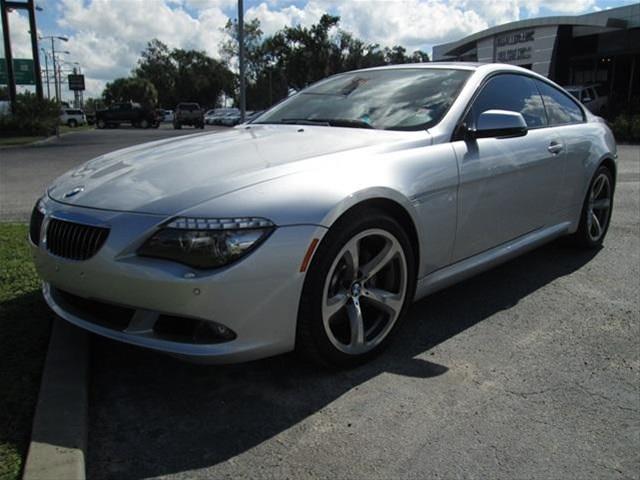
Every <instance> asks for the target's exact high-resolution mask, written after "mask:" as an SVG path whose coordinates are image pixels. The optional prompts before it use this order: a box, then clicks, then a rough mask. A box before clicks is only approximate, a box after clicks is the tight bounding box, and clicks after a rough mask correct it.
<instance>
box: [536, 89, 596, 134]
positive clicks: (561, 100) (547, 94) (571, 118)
mask: <svg viewBox="0 0 640 480" xmlns="http://www.w3.org/2000/svg"><path fill="white" fill-rule="evenodd" d="M535 82H536V85H537V86H538V89H539V90H540V94H541V95H542V100H543V101H544V106H545V109H546V110H547V117H549V125H565V124H568V123H581V122H583V121H584V114H583V113H582V109H581V108H580V107H579V106H578V104H577V103H576V102H575V101H574V100H572V99H571V97H569V96H568V95H567V94H565V93H563V92H561V91H560V90H558V89H557V88H554V87H552V86H551V85H549V84H548V83H546V82H542V81H540V80H535Z"/></svg>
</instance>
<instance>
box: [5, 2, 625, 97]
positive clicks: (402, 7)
mask: <svg viewBox="0 0 640 480" xmlns="http://www.w3.org/2000/svg"><path fill="white" fill-rule="evenodd" d="M632 3H634V0H342V1H340V0H294V1H285V0H245V2H244V6H245V20H251V19H252V18H258V19H259V20H260V23H261V26H262V30H263V31H264V33H265V34H266V35H269V34H271V33H274V32H275V31H277V30H279V29H280V28H282V27H283V26H285V25H290V26H291V25H298V24H301V25H304V26H309V25H311V24H313V23H315V22H317V20H318V19H319V18H320V17H321V16H322V14H323V13H325V12H328V13H331V14H334V15H339V16H340V18H341V21H340V27H341V28H342V29H344V30H347V31H350V32H352V33H353V34H355V35H356V36H357V37H359V38H361V39H363V40H365V41H367V42H371V43H378V44H380V45H382V46H393V45H402V46H404V47H405V48H406V49H407V50H408V51H409V52H411V51H413V50H416V49H421V50H424V51H426V52H428V53H429V54H431V48H432V46H433V45H437V44H440V43H445V42H449V41H453V40H457V39H459V38H462V37H464V36H466V35H469V34H471V33H473V32H477V31H480V30H484V29H485V28H487V27H490V26H494V25H499V24H503V23H507V22H511V21H514V20H520V19H525V18H532V17H540V16H549V15H575V14H581V13H588V12H594V11H598V10H602V9H607V8H614V7H619V6H622V5H629V4H632ZM36 4H37V5H38V6H39V7H41V8H42V11H38V12H37V17H36V21H37V27H38V32H39V34H40V35H45V36H46V35H61V36H66V37H68V39H69V40H68V41H67V42H61V41H57V42H56V50H62V51H66V52H69V53H68V54H66V53H65V54H61V57H62V58H64V59H65V61H66V62H68V63H66V64H65V65H66V68H72V67H73V66H74V64H73V62H78V63H79V65H80V66H81V68H82V71H83V73H84V74H85V76H86V86H87V91H86V92H85V98H87V97H90V96H93V97H95V96H99V95H100V94H101V92H102V89H103V88H104V86H105V84H106V83H107V82H108V81H111V80H113V79H114V78H118V77H123V76H127V75H129V74H130V73H131V70H132V69H133V68H134V67H135V65H136V62H137V60H138V58H139V56H140V52H141V51H142V50H144V48H145V46H146V44H147V42H148V41H150V40H151V39H153V38H158V39H160V40H161V41H163V42H164V43H166V44H167V45H169V47H172V48H175V47H179V48H185V49H197V50H204V51H206V52H207V53H208V54H209V55H211V56H213V57H219V52H218V47H219V45H220V43H221V42H222V41H223V40H224V34H223V33H222V31H221V29H222V28H223V27H224V25H225V23H226V22H227V20H228V19H229V18H236V17H237V1H236V0H36ZM9 22H10V31H11V43H12V47H13V56H14V58H31V47H30V43H29V34H28V30H29V24H28V20H27V16H26V14H25V13H19V12H18V11H17V10H16V11H13V12H11V13H10V15H9ZM0 41H1V39H0ZM41 46H45V48H47V49H49V48H50V42H49V41H48V42H47V43H46V45H41ZM0 57H4V47H3V46H2V50H0ZM76 66H77V65H76ZM43 68H44V62H43ZM45 90H46V88H45ZM63 97H64V98H65V99H67V98H71V97H72V95H71V94H70V92H68V91H66V90H64V91H63Z"/></svg>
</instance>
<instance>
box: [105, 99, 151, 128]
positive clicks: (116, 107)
mask: <svg viewBox="0 0 640 480" xmlns="http://www.w3.org/2000/svg"><path fill="white" fill-rule="evenodd" d="M123 123H128V124H131V125H132V126H134V127H138V128H149V127H153V128H158V126H159V125H160V121H159V120H158V117H157V115H156V112H155V110H153V109H150V108H144V107H143V106H142V105H140V104H139V103H135V102H124V103H114V104H113V105H111V106H110V107H109V108H107V109H105V110H98V111H97V112H96V126H97V127H98V128H106V127H117V126H119V125H121V124H123Z"/></svg>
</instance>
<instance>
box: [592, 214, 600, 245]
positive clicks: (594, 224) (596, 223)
mask: <svg viewBox="0 0 640 480" xmlns="http://www.w3.org/2000/svg"><path fill="white" fill-rule="evenodd" d="M594 228H595V233H594V235H593V238H594V239H597V238H599V237H600V234H601V233H602V226H601V225H600V220H599V219H598V216H597V215H596V214H595V212H591V229H592V230H593V229H594Z"/></svg>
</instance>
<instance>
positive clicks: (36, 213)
mask: <svg viewBox="0 0 640 480" xmlns="http://www.w3.org/2000/svg"><path fill="white" fill-rule="evenodd" d="M45 213H46V212H45V209H44V203H42V199H40V200H38V201H37V202H36V205H35V207H33V210H32V211H31V220H30V222H29V237H31V241H32V242H33V244H34V245H39V244H40V230H41V229H42V222H43V220H44V215H45Z"/></svg>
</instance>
